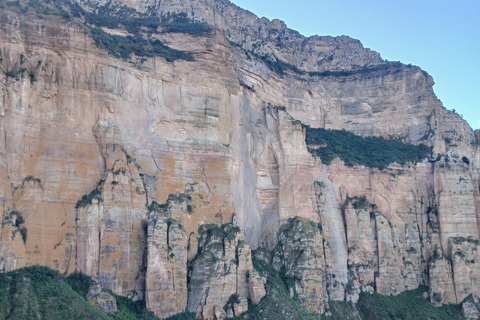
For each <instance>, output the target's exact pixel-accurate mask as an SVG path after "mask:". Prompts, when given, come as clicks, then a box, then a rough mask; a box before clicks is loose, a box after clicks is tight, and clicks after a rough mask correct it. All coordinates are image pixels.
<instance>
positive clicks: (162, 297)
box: [145, 211, 187, 318]
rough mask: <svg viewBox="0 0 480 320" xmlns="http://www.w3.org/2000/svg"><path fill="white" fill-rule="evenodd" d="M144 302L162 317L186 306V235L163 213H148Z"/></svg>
mask: <svg viewBox="0 0 480 320" xmlns="http://www.w3.org/2000/svg"><path fill="white" fill-rule="evenodd" d="M147 245H148V247H147V250H148V254H147V273H146V279H145V286H146V296H145V300H146V305H147V309H148V310H151V311H153V312H154V313H155V315H157V316H158V317H161V318H167V317H170V316H172V315H174V314H177V313H180V312H183V311H185V309H186V307H187V238H186V235H185V231H184V230H183V229H182V226H180V225H179V224H178V222H177V221H175V220H172V219H171V218H169V217H168V216H167V215H166V213H165V212H155V211H153V212H150V218H149V220H148V235H147Z"/></svg>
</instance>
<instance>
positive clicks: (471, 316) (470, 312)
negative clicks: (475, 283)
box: [462, 295, 480, 320]
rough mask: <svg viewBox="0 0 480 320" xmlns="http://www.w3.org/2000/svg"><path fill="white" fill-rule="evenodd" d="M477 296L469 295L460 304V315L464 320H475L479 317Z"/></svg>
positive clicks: (479, 305) (479, 304)
mask: <svg viewBox="0 0 480 320" xmlns="http://www.w3.org/2000/svg"><path fill="white" fill-rule="evenodd" d="M478 307H480V303H479V299H478V296H476V295H469V296H468V297H467V298H466V299H465V300H464V301H463V303H462V314H463V316H464V317H465V319H466V320H475V319H478V318H479V317H480V313H479V310H478Z"/></svg>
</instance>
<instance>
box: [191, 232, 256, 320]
mask: <svg viewBox="0 0 480 320" xmlns="http://www.w3.org/2000/svg"><path fill="white" fill-rule="evenodd" d="M200 237H201V238H200V240H199V252H198V254H197V256H196V257H195V259H194V261H193V262H192V270H191V275H190V281H189V285H188V305H187V310H188V311H189V312H195V313H196V315H197V317H198V318H201V319H209V318H213V316H214V315H215V306H216V305H219V306H224V305H225V304H226V303H227V301H228V300H229V298H230V296H232V295H239V294H240V295H241V294H243V292H245V289H246V294H247V295H246V297H247V298H248V286H247V272H248V270H250V269H252V268H253V265H252V258H251V253H250V248H249V247H248V245H247V244H246V243H245V241H244V238H243V234H242V232H241V231H240V228H238V227H237V226H233V225H231V224H227V225H223V226H222V227H217V226H215V225H204V226H202V227H201V230H200ZM244 297H245V296H244ZM247 309H248V305H247ZM235 314H236V313H235Z"/></svg>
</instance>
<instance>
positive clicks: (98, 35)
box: [90, 28, 193, 62]
mask: <svg viewBox="0 0 480 320" xmlns="http://www.w3.org/2000/svg"><path fill="white" fill-rule="evenodd" d="M90 32H91V35H92V38H93V40H94V41H95V44H96V45H97V47H99V48H103V49H105V50H106V51H107V52H108V53H109V54H111V55H112V56H114V57H117V58H122V59H124V60H128V59H130V55H131V54H135V55H136V56H141V57H155V56H159V57H162V58H165V59H166V60H167V61H169V62H173V61H175V60H177V59H182V60H186V61H192V60H193V56H192V54H191V53H188V52H185V51H179V50H175V49H172V48H170V47H167V46H165V45H164V44H162V43H161V42H160V40H158V39H156V40H149V39H144V38H137V37H132V36H127V37H122V36H117V35H111V34H109V33H106V32H104V31H102V30H101V29H96V28H91V29H90Z"/></svg>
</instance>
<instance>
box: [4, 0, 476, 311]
mask: <svg viewBox="0 0 480 320" xmlns="http://www.w3.org/2000/svg"><path fill="white" fill-rule="evenodd" d="M22 3H23V2H22ZM22 3H20V7H22V5H23V4H22ZM55 3H57V2H55ZM62 3H63V2H62ZM78 3H80V5H81V6H83V7H84V8H86V9H88V10H90V11H92V12H93V11H95V10H93V9H95V8H97V6H98V7H99V8H102V7H105V8H106V9H108V10H111V11H110V12H111V13H112V14H119V13H121V14H122V17H123V18H129V17H130V15H131V16H132V17H140V18H141V19H140V20H142V19H143V18H146V17H148V18H152V17H158V18H159V19H160V18H164V16H165V15H166V12H169V13H171V14H172V16H175V15H174V14H181V15H182V16H184V19H188V18H192V19H193V20H194V21H199V22H206V23H208V24H209V25H210V28H211V30H210V31H209V32H206V33H202V34H200V35H198V34H193V35H192V33H188V32H183V33H182V32H167V31H165V30H164V29H165V28H162V27H160V28H155V30H154V31H152V33H151V34H150V35H148V34H147V33H145V34H143V33H142V34H138V35H135V37H133V38H134V39H136V40H140V39H141V37H148V36H150V37H152V39H153V38H155V39H158V41H161V43H163V44H165V45H168V46H169V47H170V48H173V49H176V50H179V52H183V53H188V54H191V59H181V58H179V59H173V58H172V57H169V58H168V59H167V58H165V57H161V56H156V55H149V56H147V55H146V56H142V55H141V52H138V51H137V54H138V55H137V54H135V53H133V52H130V53H129V54H126V55H124V56H123V57H122V56H121V55H118V54H115V53H114V52H112V50H111V49H112V48H105V47H103V46H97V42H98V38H97V42H96V41H95V40H94V39H93V38H92V36H93V33H92V30H93V29H91V28H94V26H93V25H92V24H85V19H86V13H85V12H83V14H80V15H75V14H74V12H72V14H71V16H70V18H68V17H66V16H65V15H59V14H56V13H55V11H49V12H51V13H52V14H48V15H47V14H44V13H42V12H36V11H35V8H33V7H32V8H30V9H21V10H20V9H19V10H17V9H15V8H16V7H15V6H11V8H10V9H8V8H7V6H5V7H2V8H0V204H1V210H2V212H1V215H0V222H1V229H0V269H1V270H5V271H8V270H13V269H16V268H21V267H24V266H27V265H35V264H41V265H47V266H50V267H52V268H55V269H57V270H59V271H60V272H62V273H67V274H68V273H70V272H73V271H74V270H75V269H76V268H78V269H79V270H80V271H82V272H83V273H85V274H88V275H90V276H92V277H94V278H95V279H96V280H97V281H98V282H99V283H100V284H101V285H102V286H104V287H106V288H108V289H110V290H112V291H114V292H115V293H117V294H122V295H126V296H129V297H132V298H134V299H142V298H146V300H147V306H148V308H149V309H150V310H152V311H154V312H155V313H156V314H157V315H159V316H161V317H167V316H170V315H173V314H175V313H178V312H181V311H183V310H189V311H193V312H195V313H196V314H197V315H198V316H199V317H203V318H212V317H214V316H216V314H217V313H218V312H219V313H218V317H223V313H222V312H221V310H220V309H218V310H219V311H218V312H217V310H216V306H221V307H222V308H223V306H224V305H225V303H226V302H227V300H228V299H229V297H231V296H232V295H233V294H238V295H241V296H243V297H244V298H250V299H251V300H252V302H254V301H256V302H259V301H260V300H261V297H262V295H263V294H264V291H263V290H262V285H261V279H258V278H257V277H256V275H255V272H254V271H252V269H253V267H252V262H251V257H250V248H253V249H255V248H258V247H265V248H267V249H269V250H273V251H274V253H275V254H274V261H273V263H274V266H275V269H276V270H278V271H279V272H281V273H283V274H284V275H285V278H286V279H287V285H288V287H289V290H290V294H291V296H292V297H297V298H298V301H299V302H300V303H302V304H303V305H304V306H306V307H308V309H309V310H311V311H314V312H317V313H320V312H322V311H323V310H324V306H325V303H326V302H327V301H328V300H349V301H353V302H355V301H356V300H357V299H358V295H359V293H360V292H361V291H367V292H370V291H372V290H375V291H377V292H379V293H382V294H386V295H391V294H393V295H394V294H398V293H400V292H402V291H404V290H408V289H414V288H416V287H418V286H419V285H427V286H429V288H430V290H429V292H430V300H431V301H432V303H434V304H436V305H441V304H445V303H461V302H462V301H463V299H465V298H466V297H467V296H468V295H469V294H472V293H473V294H476V295H477V296H478V295H479V294H480V293H479V292H478V288H480V283H479V281H480V275H479V273H480V270H479V267H478V263H479V262H478V261H479V258H478V253H477V247H478V239H479V231H478V230H479V226H480V189H479V184H480V173H479V160H480V155H479V147H478V141H479V138H478V131H475V132H474V131H473V130H471V128H470V127H469V126H468V124H467V123H466V122H465V121H464V120H462V119H461V117H460V116H459V115H458V114H455V113H453V112H451V111H448V110H446V109H445V108H443V106H442V105H441V102H440V101H439V100H438V99H437V98H436V97H435V95H434V93H433V90H432V86H433V80H432V78H431V77H430V76H429V75H428V74H427V73H426V72H424V71H422V70H421V69H420V68H418V67H415V66H407V65H403V64H400V63H391V62H386V61H383V60H382V59H381V57H380V55H379V54H378V53H375V52H372V51H370V50H368V49H365V48H363V46H362V45H361V43H360V42H359V41H357V40H353V39H350V38H348V37H343V36H342V37H335V38H333V37H319V36H314V37H310V38H305V37H303V36H301V35H300V34H298V33H297V32H296V31H294V30H290V29H288V28H287V27H286V26H285V24H284V23H282V22H281V21H279V20H272V21H270V20H268V19H266V18H262V19H259V18H258V17H256V16H255V15H253V14H252V13H250V12H247V11H244V10H242V9H240V8H238V7H236V6H234V5H232V4H231V3H229V2H228V1H213V0H189V1H177V0H168V1H162V2H161V3H159V2H158V1H153V0H135V1H120V0H118V1H117V0H112V1H103V0H102V1H89V2H86V1H78ZM121 5H125V7H122V6H121ZM68 8H69V7H64V9H65V10H69V9H68ZM97 9H98V8H97ZM78 10H80V9H78ZM108 10H106V11H108ZM132 10H133V11H132ZM134 10H138V11H137V12H136V11H134ZM100 11H102V10H100ZM95 12H97V11H95ZM112 20H114V19H112ZM109 21H110V20H109ZM138 21H139V20H137V22H138ZM188 26H189V25H188V24H187V27H188ZM108 29H109V30H107V31H108V32H109V33H108V34H110V35H116V36H119V37H123V36H124V35H126V34H128V33H129V32H130V31H131V30H130V31H129V30H126V29H127V26H125V25H121V24H118V25H117V26H110V27H109V28H108ZM140 29H141V28H140ZM142 30H143V31H142V32H144V31H145V30H144V29H142ZM183 30H188V28H185V29H183ZM97 31H98V30H97ZM177 31H178V30H177ZM145 32H146V31H145ZM104 36H105V37H108V36H106V35H104ZM116 39H117V40H119V39H121V38H116ZM299 43H302V45H301V46H299V45H298V44H299ZM107 49H109V50H107ZM189 57H190V56H189ZM306 125H308V126H310V127H311V128H325V129H339V130H342V129H345V130H346V131H349V132H352V133H355V134H357V135H361V136H364V137H382V138H386V139H387V140H391V139H399V140H401V141H403V142H404V143H412V144H415V145H418V144H425V145H427V146H429V147H432V154H431V155H429V156H428V157H426V158H425V159H423V160H421V161H415V162H407V163H403V164H399V163H390V164H388V165H386V166H383V167H381V168H379V167H375V166H372V167H367V166H363V165H356V166H353V167H352V166H347V165H345V162H343V161H342V160H341V159H339V158H336V159H334V160H333V161H331V163H329V164H327V162H326V161H322V159H321V158H320V157H316V156H314V155H312V152H311V148H322V147H323V146H310V145H307V144H306V142H305V126H306ZM339 147H341V146H339ZM376 152H379V153H380V152H381V150H377V151H376ZM234 215H235V223H234V224H233V225H230V223H232V222H233V220H234V219H233V217H234ZM297 216H298V217H299V218H295V219H293V220H290V219H292V218H294V217H297ZM225 224H228V225H227V226H226V227H223V228H220V227H212V225H215V226H222V225H225ZM202 225H203V226H204V227H201V226H202ZM199 227H201V230H203V232H200V233H199V232H198V230H199ZM237 227H238V228H239V229H237ZM216 228H220V229H221V230H222V232H221V233H216V232H213V231H215V230H217V229H216ZM212 232H213V233H212ZM299 248H300V249H299ZM250 274H251V275H253V276H252V277H251V278H250V277H247V275H250ZM255 279H257V280H255ZM187 283H189V286H188V288H187ZM160 300H166V301H169V303H165V304H162V303H159V301H160ZM228 311H229V312H231V313H233V310H232V309H228ZM227 315H228V312H227ZM232 315H233V314H232Z"/></svg>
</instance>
